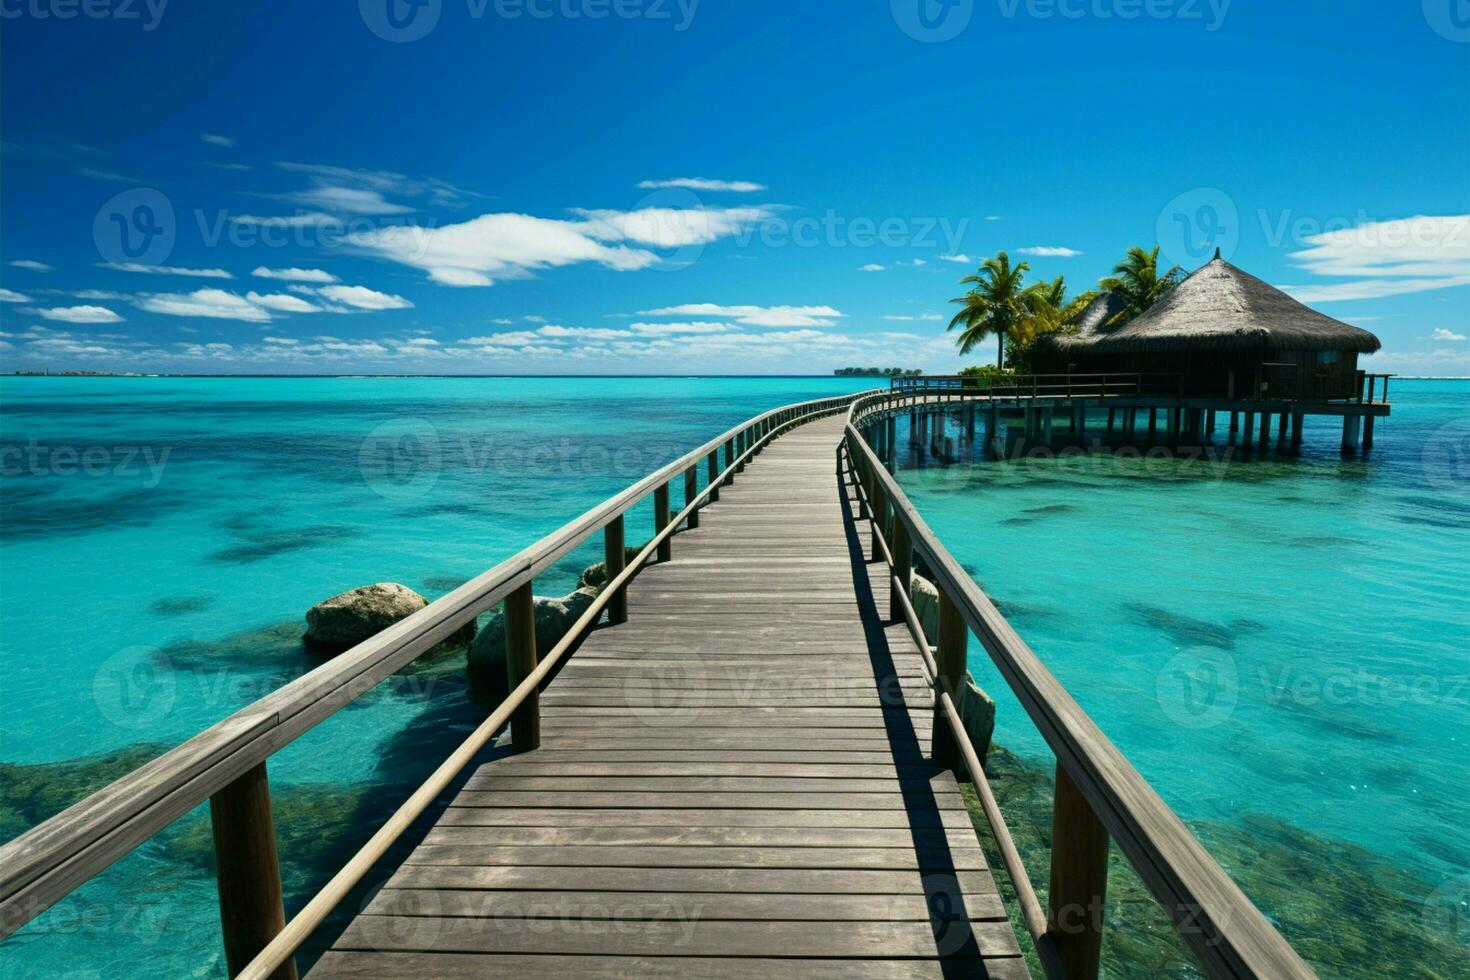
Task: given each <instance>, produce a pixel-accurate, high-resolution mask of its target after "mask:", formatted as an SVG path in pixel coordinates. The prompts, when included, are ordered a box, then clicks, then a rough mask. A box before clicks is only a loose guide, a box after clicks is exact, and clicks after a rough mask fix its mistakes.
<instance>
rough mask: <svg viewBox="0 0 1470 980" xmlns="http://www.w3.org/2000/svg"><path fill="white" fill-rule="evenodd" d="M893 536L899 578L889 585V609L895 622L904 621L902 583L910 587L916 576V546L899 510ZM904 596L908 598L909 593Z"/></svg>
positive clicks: (892, 543)
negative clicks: (899, 514)
mask: <svg viewBox="0 0 1470 980" xmlns="http://www.w3.org/2000/svg"><path fill="white" fill-rule="evenodd" d="M890 533H891V535H892V536H891V537H890V538H889V544H891V545H892V549H891V550H892V552H893V575H894V577H895V578H897V579H898V582H897V583H893V582H890V583H889V587H888V592H889V594H888V611H889V613H890V614H891V615H892V616H893V619H894V622H902V621H903V602H902V600H900V599H899V591H898V590H899V588H900V585H901V586H902V588H904V589H908V588H909V583H910V582H912V581H913V577H914V546H913V542H912V541H910V540H909V529H908V526H907V525H906V524H904V522H903V520H902V519H901V518H900V517H899V516H898V511H897V510H895V511H894V512H893V524H892V526H891V528H890ZM904 598H905V599H906V598H908V596H907V595H905V596H904Z"/></svg>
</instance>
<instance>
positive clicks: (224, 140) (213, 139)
mask: <svg viewBox="0 0 1470 980" xmlns="http://www.w3.org/2000/svg"><path fill="white" fill-rule="evenodd" d="M199 138H200V139H202V140H203V141H204V142H206V143H208V144H209V145H210V146H223V147H225V148H227V149H228V148H229V147H232V146H234V145H235V141H234V140H232V139H230V138H229V137H228V136H220V135H219V134H218V133H200V134H199Z"/></svg>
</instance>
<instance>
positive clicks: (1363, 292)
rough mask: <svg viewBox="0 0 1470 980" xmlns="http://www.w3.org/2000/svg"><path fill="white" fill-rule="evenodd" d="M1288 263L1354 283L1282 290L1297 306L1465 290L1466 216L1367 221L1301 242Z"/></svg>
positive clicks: (1469, 223) (1469, 224)
mask: <svg viewBox="0 0 1470 980" xmlns="http://www.w3.org/2000/svg"><path fill="white" fill-rule="evenodd" d="M1306 242H1307V244H1309V245H1310V246H1311V247H1310V248H1307V249H1303V250H1302V251H1298V252H1293V253H1291V256H1290V258H1291V259H1292V261H1294V262H1295V263H1296V264H1297V265H1299V266H1301V267H1302V269H1303V270H1304V271H1306V272H1310V273H1313V274H1315V275H1319V276H1340V277H1345V278H1353V279H1355V280H1356V281H1354V282H1346V283H1337V284H1333V285H1317V284H1313V285H1298V286H1284V287H1282V288H1283V289H1286V290H1287V291H1288V292H1290V293H1291V294H1292V295H1293V296H1295V297H1296V298H1297V299H1299V300H1301V301H1302V302H1313V301H1316V302H1334V301H1338V300H1352V299H1377V298H1381V297H1384V296H1399V295H1402V294H1405V293H1417V292H1424V291H1427V290H1431V289H1444V288H1447V287H1451V286H1463V285H1470V215H1466V214H1461V215H1416V216H1415V217H1412V218H1398V219H1394V220H1391V221H1370V222H1364V223H1363V224H1359V225H1354V226H1353V227H1351V228H1341V229H1336V230H1333V231H1328V232H1323V233H1321V234H1318V235H1312V236H1309V237H1307V238H1306Z"/></svg>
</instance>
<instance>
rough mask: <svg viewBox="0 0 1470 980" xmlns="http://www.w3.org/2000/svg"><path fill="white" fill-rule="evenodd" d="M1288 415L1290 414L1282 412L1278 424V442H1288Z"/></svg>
mask: <svg viewBox="0 0 1470 980" xmlns="http://www.w3.org/2000/svg"><path fill="white" fill-rule="evenodd" d="M1288 414H1289V413H1287V412H1282V413H1281V419H1280V421H1279V422H1278V423H1277V424H1276V441H1277V442H1285V441H1286V423H1287V421H1288V419H1287V416H1288Z"/></svg>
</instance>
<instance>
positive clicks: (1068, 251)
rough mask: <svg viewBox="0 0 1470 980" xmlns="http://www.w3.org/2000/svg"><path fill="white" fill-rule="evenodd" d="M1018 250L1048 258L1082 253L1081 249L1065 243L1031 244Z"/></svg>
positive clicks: (1069, 256) (1022, 252)
mask: <svg viewBox="0 0 1470 980" xmlns="http://www.w3.org/2000/svg"><path fill="white" fill-rule="evenodd" d="M1016 252H1017V253H1018V254H1020V255H1034V256H1037V257H1038V258H1047V259H1070V258H1075V257H1076V256H1078V255H1081V254H1082V253H1081V252H1080V251H1079V250H1077V249H1075V248H1067V246H1065V245H1030V246H1027V247H1026V248H1018V249H1016Z"/></svg>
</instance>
